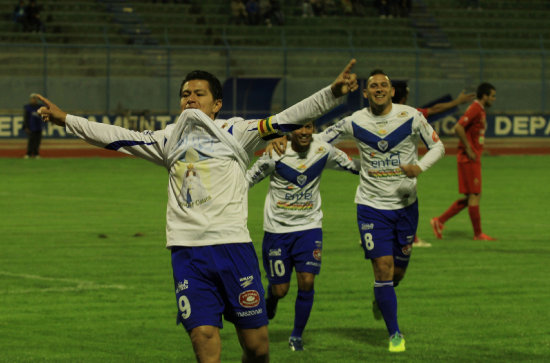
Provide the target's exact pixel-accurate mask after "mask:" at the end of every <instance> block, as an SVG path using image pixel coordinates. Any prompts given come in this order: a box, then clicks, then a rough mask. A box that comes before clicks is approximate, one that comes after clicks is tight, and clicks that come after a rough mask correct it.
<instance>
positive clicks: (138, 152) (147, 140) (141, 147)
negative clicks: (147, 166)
mask: <svg viewBox="0 0 550 363" xmlns="http://www.w3.org/2000/svg"><path fill="white" fill-rule="evenodd" d="M38 98H40V100H41V101H42V102H44V105H45V106H42V107H41V108H40V109H39V110H38V113H39V114H40V115H41V116H42V119H43V120H44V121H48V122H51V123H54V124H56V125H58V126H63V127H65V129H66V130H67V132H68V133H71V134H73V135H75V136H77V137H79V138H81V139H83V140H85V141H86V142H88V143H89V144H91V145H94V146H98V147H102V148H105V149H109V150H115V151H120V152H123V153H125V154H129V155H134V156H137V157H141V158H143V159H146V160H149V161H152V162H154V163H156V164H159V165H164V162H163V161H164V159H163V156H162V148H163V145H164V131H155V132H153V131H145V132H137V131H132V130H128V129H125V128H122V127H118V126H114V125H108V124H103V123H98V122H91V121H88V120H87V119H85V118H82V117H78V116H74V115H70V114H67V113H66V112H65V111H63V110H61V109H60V108H59V107H58V106H57V105H55V104H54V103H52V102H51V101H50V100H48V99H47V98H45V97H43V96H38Z"/></svg>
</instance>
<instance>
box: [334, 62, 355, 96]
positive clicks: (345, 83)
mask: <svg viewBox="0 0 550 363" xmlns="http://www.w3.org/2000/svg"><path fill="white" fill-rule="evenodd" d="M355 62H356V60H355V59H352V60H350V61H349V63H348V65H347V66H346V67H345V68H344V70H343V71H342V73H340V74H339V75H338V77H336V79H335V80H334V82H332V85H331V86H330V89H331V90H332V94H333V95H334V97H336V98H338V97H341V96H343V95H346V94H348V93H350V92H353V91H355V90H357V89H358V88H359V84H358V83H357V75H356V74H355V73H352V72H351V69H352V68H353V66H354V65H355Z"/></svg>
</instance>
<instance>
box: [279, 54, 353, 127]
mask: <svg viewBox="0 0 550 363" xmlns="http://www.w3.org/2000/svg"><path fill="white" fill-rule="evenodd" d="M354 64H355V59H352V60H351V61H350V62H349V63H348V64H347V65H346V67H345V68H344V69H343V70H342V72H341V73H340V74H339V75H338V76H337V77H336V79H335V80H334V82H332V84H331V85H330V87H328V86H327V87H325V88H323V89H322V90H320V91H318V92H316V93H315V94H313V95H311V96H309V97H308V98H306V99H304V100H302V101H300V102H298V103H297V104H295V105H293V106H291V107H289V108H287V109H286V110H284V111H282V112H281V113H278V114H277V115H275V116H274V117H273V118H272V122H273V124H274V125H277V126H276V127H277V128H278V129H279V130H280V131H281V132H289V131H292V130H294V129H297V128H299V127H300V126H301V125H303V124H305V123H307V122H309V121H311V120H315V119H317V118H318V117H320V116H322V115H323V114H325V113H326V112H328V111H329V110H330V109H332V108H334V107H335V106H337V105H338V104H339V103H340V101H339V99H340V98H341V97H342V96H344V95H347V94H348V93H350V92H353V91H355V90H357V88H359V85H358V83H357V75H356V74H355V73H352V72H351V70H352V68H353V66H354Z"/></svg>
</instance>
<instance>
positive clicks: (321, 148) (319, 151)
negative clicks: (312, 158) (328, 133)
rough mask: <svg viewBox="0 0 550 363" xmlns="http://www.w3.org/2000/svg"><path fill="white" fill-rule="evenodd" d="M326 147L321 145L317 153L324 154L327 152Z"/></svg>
mask: <svg viewBox="0 0 550 363" xmlns="http://www.w3.org/2000/svg"><path fill="white" fill-rule="evenodd" d="M325 150H326V149H325V148H324V147H323V146H320V147H319V149H317V151H316V154H322V153H324V152H325Z"/></svg>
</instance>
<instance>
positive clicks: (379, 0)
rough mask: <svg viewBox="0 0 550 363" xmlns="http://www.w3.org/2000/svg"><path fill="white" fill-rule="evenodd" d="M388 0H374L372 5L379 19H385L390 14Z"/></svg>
mask: <svg viewBox="0 0 550 363" xmlns="http://www.w3.org/2000/svg"><path fill="white" fill-rule="evenodd" d="M390 1H391V0H375V1H374V6H376V8H377V9H378V16H379V17H380V19H385V18H388V17H390V16H391V14H390Z"/></svg>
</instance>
